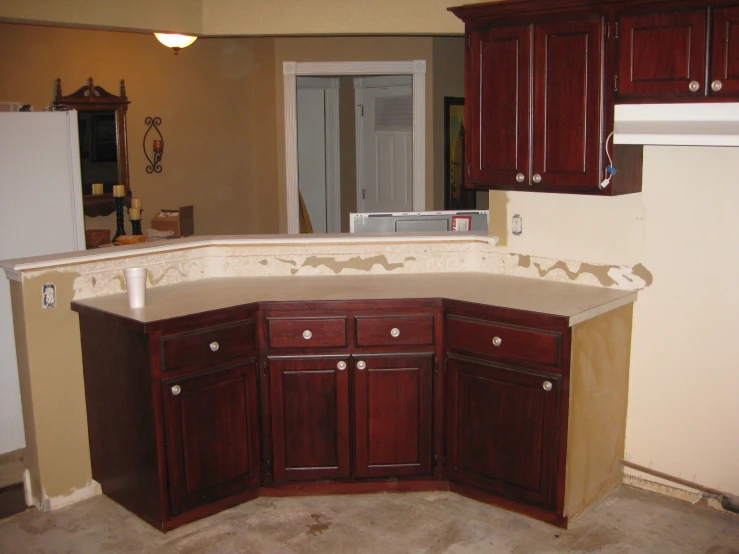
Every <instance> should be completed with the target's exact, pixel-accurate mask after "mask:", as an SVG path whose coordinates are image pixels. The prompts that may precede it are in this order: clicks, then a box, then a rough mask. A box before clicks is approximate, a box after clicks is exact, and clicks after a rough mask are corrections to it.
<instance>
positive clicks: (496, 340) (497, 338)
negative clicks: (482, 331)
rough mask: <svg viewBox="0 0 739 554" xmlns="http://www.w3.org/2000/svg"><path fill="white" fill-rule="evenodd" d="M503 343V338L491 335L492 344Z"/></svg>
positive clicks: (498, 344)
mask: <svg viewBox="0 0 739 554" xmlns="http://www.w3.org/2000/svg"><path fill="white" fill-rule="evenodd" d="M501 344H503V339H502V338H500V337H493V346H500V345H501Z"/></svg>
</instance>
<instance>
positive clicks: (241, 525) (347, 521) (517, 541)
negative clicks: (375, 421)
mask: <svg viewBox="0 0 739 554" xmlns="http://www.w3.org/2000/svg"><path fill="white" fill-rule="evenodd" d="M0 552H2V553H3V554H16V553H26V552H33V553H36V552H38V553H47V552H53V553H83V554H84V553H91V554H92V553H95V554H101V553H108V552H116V553H117V552H136V553H145V552H156V553H168V552H172V553H174V552H178V553H179V552H187V553H193V554H194V553H197V554H201V553H207V552H219V553H232V552H233V553H237V552H238V553H249V552H255V553H257V552H258V553H269V552H315V553H321V554H325V553H333V552H337V553H347V552H380V553H382V554H391V553H395V552H398V553H400V552H403V553H427V552H428V553H431V552H450V553H451V552H454V553H460V552H465V553H466V552H479V553H494V554H505V553H516V554H525V553H536V554H541V553H549V552H573V553H579V552H583V553H584V552H603V553H606V552H608V553H611V552H619V553H621V552H627V553H637V552H645V553H647V552H648V553H660V554H661V553H696V552H697V553H704V554H739V517H735V516H733V515H731V514H722V513H719V512H716V511H712V510H709V509H706V508H701V507H698V506H693V505H691V504H688V503H685V502H681V501H679V500H673V499H670V498H665V497H662V496H658V495H656V494H653V493H649V492H644V491H641V490H637V489H631V488H628V487H622V488H621V490H620V491H618V492H617V493H616V494H614V495H613V496H612V497H610V498H609V499H607V500H605V501H604V502H602V503H601V504H599V505H598V506H596V507H594V508H593V509H591V510H590V511H589V512H588V513H587V514H585V515H584V516H583V517H582V518H581V519H579V520H578V521H576V522H575V523H574V524H573V525H572V526H571V528H570V529H569V530H566V531H565V530H562V529H558V528H556V527H552V526H551V525H547V524H545V523H540V522H538V521H535V520H532V519H529V518H527V517H524V516H520V515H517V514H513V513H510V512H506V511H505V510H501V509H498V508H495V507H492V506H488V505H486V504H481V503H479V502H476V501H474V500H469V499H467V498H463V497H461V496H457V495H456V494H453V493H447V492H442V493H439V492H427V493H407V494H373V495H346V496H313V497H295V498H264V497H263V498H259V499H257V500H254V501H252V502H248V503H246V504H242V505H241V506H237V507H236V508H232V509H230V510H227V511H225V512H222V513H220V514H217V515H214V516H211V517H209V518H206V519H203V520H201V521H198V522H195V523H191V524H189V525H185V526H184V527H181V528H179V529H176V530H174V531H171V532H169V533H167V534H166V535H163V534H161V533H160V532H158V531H156V530H154V529H153V528H152V527H150V526H149V525H147V524H146V523H144V522H143V521H141V520H139V519H138V518H136V517H135V516H134V515H132V514H130V513H129V512H128V511H126V510H125V509H123V508H121V507H120V506H118V505H117V504H115V503H114V502H113V501H111V500H109V499H108V498H106V497H104V496H98V497H96V498H92V499H89V500H85V501H83V502H80V503H78V504H75V505H73V506H69V507H67V508H63V509H61V510H58V511H56V512H53V513H51V514H42V513H38V512H36V511H35V510H29V511H27V512H25V513H22V514H18V515H15V516H12V517H10V518H7V519H4V520H1V521H0Z"/></svg>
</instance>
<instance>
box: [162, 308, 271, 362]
mask: <svg viewBox="0 0 739 554" xmlns="http://www.w3.org/2000/svg"><path fill="white" fill-rule="evenodd" d="M255 328H256V326H255V323H254V320H249V321H240V322H239V323H235V324H231V325H220V326H218V327H208V328H206V329H199V330H197V331H191V332H188V333H179V334H176V335H168V336H164V337H162V371H172V370H174V369H179V368H182V367H187V366H196V365H201V364H209V363H210V362H213V363H218V362H221V361H223V360H225V359H228V358H233V357H235V356H239V355H247V354H251V353H253V352H254V349H255V348H256V340H255V332H254V330H255Z"/></svg>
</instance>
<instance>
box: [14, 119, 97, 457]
mask: <svg viewBox="0 0 739 554" xmlns="http://www.w3.org/2000/svg"><path fill="white" fill-rule="evenodd" d="M84 225H85V224H84V217H83V213H82V181H81V174H80V153H79V135H78V132H77V112H76V111H67V112H14V113H0V260H7V259H11V258H23V257H26V256H41V255H44V254H56V253H59V252H70V251H73V250H84V248H85V226H84ZM9 285H10V284H9V282H8V280H7V279H5V278H3V276H0V454H4V453H7V452H12V451H13V450H18V449H19V448H23V447H24V446H25V444H26V441H25V436H24V430H23V414H22V412H21V397H20V389H19V385H18V366H17V362H16V353H15V339H14V332H13V317H12V314H11V307H10V286H9ZM38 301H39V303H41V291H39V297H38Z"/></svg>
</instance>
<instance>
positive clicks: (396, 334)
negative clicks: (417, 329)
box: [390, 327, 400, 338]
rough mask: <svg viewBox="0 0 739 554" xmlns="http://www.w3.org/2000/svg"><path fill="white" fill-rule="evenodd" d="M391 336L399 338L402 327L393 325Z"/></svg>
mask: <svg viewBox="0 0 739 554" xmlns="http://www.w3.org/2000/svg"><path fill="white" fill-rule="evenodd" d="M390 336H391V337H395V338H398V337H399V336H400V329H398V328H397V327H393V328H392V329H390Z"/></svg>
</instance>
